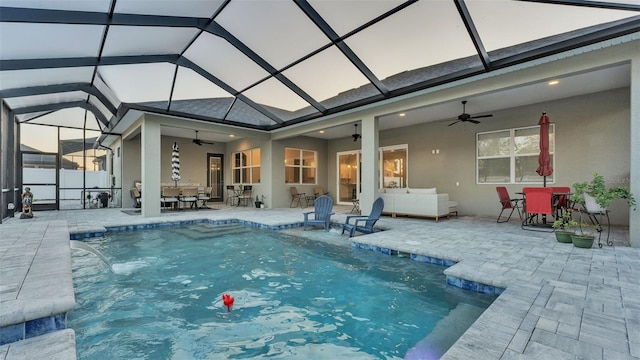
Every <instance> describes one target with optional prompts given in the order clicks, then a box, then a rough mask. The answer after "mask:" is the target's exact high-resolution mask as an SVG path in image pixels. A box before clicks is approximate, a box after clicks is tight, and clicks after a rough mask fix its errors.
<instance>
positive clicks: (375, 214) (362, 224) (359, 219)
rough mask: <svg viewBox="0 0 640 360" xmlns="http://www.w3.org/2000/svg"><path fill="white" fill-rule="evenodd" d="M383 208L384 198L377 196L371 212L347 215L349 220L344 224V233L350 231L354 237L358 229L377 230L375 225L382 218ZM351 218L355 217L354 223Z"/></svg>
mask: <svg viewBox="0 0 640 360" xmlns="http://www.w3.org/2000/svg"><path fill="white" fill-rule="evenodd" d="M382 209H384V200H382V198H381V197H379V198H377V199H376V201H374V202H373V206H372V208H371V213H370V214H369V215H368V216H367V215H349V216H347V220H346V221H345V223H344V224H342V234H344V231H345V230H347V231H349V237H354V236H355V234H356V231H358V232H361V233H365V234H371V233H373V232H375V229H374V227H373V226H374V225H375V224H376V222H377V221H378V219H380V216H381V215H382ZM351 219H353V224H351V223H350V221H351Z"/></svg>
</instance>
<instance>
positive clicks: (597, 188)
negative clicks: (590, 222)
mask: <svg viewBox="0 0 640 360" xmlns="http://www.w3.org/2000/svg"><path fill="white" fill-rule="evenodd" d="M573 189H574V192H573V194H572V195H571V200H572V201H575V202H579V203H581V204H584V206H585V208H586V209H587V211H589V212H592V213H594V212H595V213H597V212H605V211H606V209H607V208H609V206H610V205H611V203H612V202H613V200H616V199H625V200H627V204H628V205H629V207H632V206H633V209H634V210H635V209H636V200H635V199H634V197H633V194H631V192H629V189H627V188H624V187H621V186H617V187H613V188H609V189H607V188H606V186H605V183H604V177H603V176H602V175H600V174H598V173H595V174H593V179H592V180H591V181H590V182H586V181H585V182H577V183H574V184H573Z"/></svg>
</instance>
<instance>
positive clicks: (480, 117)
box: [471, 114, 493, 119]
mask: <svg viewBox="0 0 640 360" xmlns="http://www.w3.org/2000/svg"><path fill="white" fill-rule="evenodd" d="M492 116H493V114H487V115H478V116H472V117H471V119H482V118H488V117H492Z"/></svg>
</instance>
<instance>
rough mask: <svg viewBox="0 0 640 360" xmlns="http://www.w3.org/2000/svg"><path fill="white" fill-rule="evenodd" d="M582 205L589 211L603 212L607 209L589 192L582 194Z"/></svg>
mask: <svg viewBox="0 0 640 360" xmlns="http://www.w3.org/2000/svg"><path fill="white" fill-rule="evenodd" d="M584 207H585V208H587V211H588V212H590V213H605V212H607V209H605V208H603V207H602V206H600V204H598V203H597V202H596V198H594V197H593V196H591V195H589V194H584Z"/></svg>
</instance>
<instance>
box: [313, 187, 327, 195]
mask: <svg viewBox="0 0 640 360" xmlns="http://www.w3.org/2000/svg"><path fill="white" fill-rule="evenodd" d="M313 193H314V197H315V198H318V197H320V196H322V195H329V192H328V191H324V188H323V187H322V186H316V187H314V188H313Z"/></svg>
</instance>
